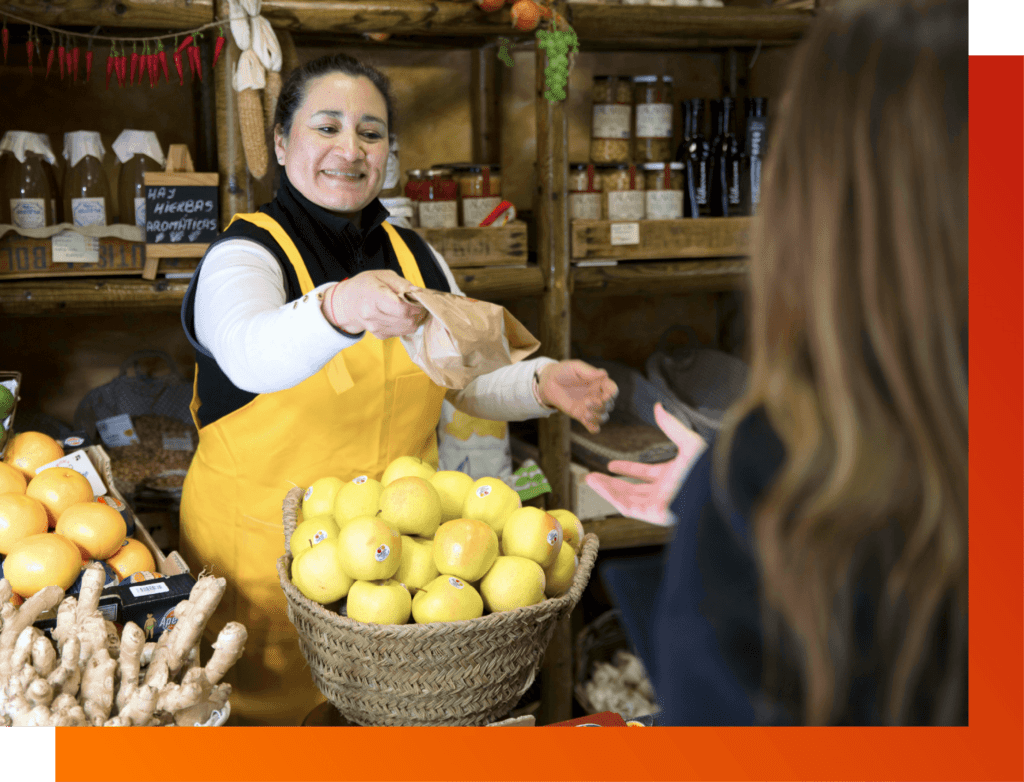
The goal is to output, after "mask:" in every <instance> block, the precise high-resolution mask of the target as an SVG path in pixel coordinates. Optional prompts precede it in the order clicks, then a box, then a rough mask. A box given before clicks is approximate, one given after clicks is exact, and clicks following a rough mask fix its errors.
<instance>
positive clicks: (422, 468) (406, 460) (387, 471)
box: [380, 456, 437, 486]
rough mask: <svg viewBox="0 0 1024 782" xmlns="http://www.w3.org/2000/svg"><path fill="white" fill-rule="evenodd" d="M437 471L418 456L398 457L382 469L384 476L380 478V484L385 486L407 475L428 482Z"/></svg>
mask: <svg viewBox="0 0 1024 782" xmlns="http://www.w3.org/2000/svg"><path fill="white" fill-rule="evenodd" d="M435 472H437V470H436V469H435V468H434V465H432V464H431V463H430V462H425V461H423V460H422V459H420V458H419V457H418V456H399V457H398V458H397V459H395V460H394V461H393V462H391V464H389V465H388V466H387V467H385V468H384V474H383V475H382V476H380V482H381V483H383V484H384V485H385V486H387V485H388V484H389V483H391V481H394V480H397V479H399V478H404V477H405V476H407V475H415V476H416V477H417V478H423V480H425V481H429V480H430V476H431V475H433V474H434V473H435Z"/></svg>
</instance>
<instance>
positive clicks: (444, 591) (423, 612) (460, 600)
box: [412, 576, 484, 624]
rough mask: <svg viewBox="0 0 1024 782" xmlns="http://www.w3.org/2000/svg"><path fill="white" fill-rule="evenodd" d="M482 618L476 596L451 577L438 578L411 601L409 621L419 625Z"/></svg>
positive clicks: (467, 586)
mask: <svg viewBox="0 0 1024 782" xmlns="http://www.w3.org/2000/svg"><path fill="white" fill-rule="evenodd" d="M483 615H484V600H483V598H482V597H480V593H479V592H477V591H476V590H475V589H474V588H473V586H472V585H471V584H467V583H466V582H465V581H463V580H462V579H461V578H456V577H455V576H438V577H437V578H435V579H433V580H432V581H431V582H430V583H429V584H427V585H426V586H425V587H424V588H423V589H421V590H420V591H419V592H417V593H416V596H415V597H413V599H412V618H413V621H414V622H417V623H419V624H427V623H428V622H457V621H459V620H460V619H476V618H477V617H480V616H483Z"/></svg>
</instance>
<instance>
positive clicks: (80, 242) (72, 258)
mask: <svg viewBox="0 0 1024 782" xmlns="http://www.w3.org/2000/svg"><path fill="white" fill-rule="evenodd" d="M50 246H51V247H52V252H53V262H54V263H99V262H100V240H99V239H98V238H96V237H95V236H82V234H80V233H76V232H74V231H61V232H60V233H59V234H54V235H53V236H52V237H51V238H50Z"/></svg>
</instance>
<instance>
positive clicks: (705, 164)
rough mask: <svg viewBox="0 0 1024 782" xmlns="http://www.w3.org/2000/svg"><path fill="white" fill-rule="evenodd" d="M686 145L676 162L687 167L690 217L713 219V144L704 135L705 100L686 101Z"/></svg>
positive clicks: (684, 102) (684, 136)
mask: <svg viewBox="0 0 1024 782" xmlns="http://www.w3.org/2000/svg"><path fill="white" fill-rule="evenodd" d="M682 106H683V123H684V124H683V143H682V144H681V145H680V146H679V151H678V153H677V154H676V159H677V160H678V161H679V162H680V163H682V164H683V165H684V166H685V168H686V211H685V215H686V217H710V216H711V144H710V143H709V142H708V140H707V138H706V137H705V136H704V99H703V98H692V99H690V100H685V101H683V104H682Z"/></svg>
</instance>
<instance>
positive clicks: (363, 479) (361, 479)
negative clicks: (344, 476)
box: [352, 475, 367, 483]
mask: <svg viewBox="0 0 1024 782" xmlns="http://www.w3.org/2000/svg"><path fill="white" fill-rule="evenodd" d="M366 478H367V476H365V475H360V476H359V477H358V478H353V479H352V483H366Z"/></svg>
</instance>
